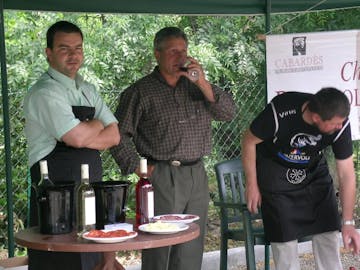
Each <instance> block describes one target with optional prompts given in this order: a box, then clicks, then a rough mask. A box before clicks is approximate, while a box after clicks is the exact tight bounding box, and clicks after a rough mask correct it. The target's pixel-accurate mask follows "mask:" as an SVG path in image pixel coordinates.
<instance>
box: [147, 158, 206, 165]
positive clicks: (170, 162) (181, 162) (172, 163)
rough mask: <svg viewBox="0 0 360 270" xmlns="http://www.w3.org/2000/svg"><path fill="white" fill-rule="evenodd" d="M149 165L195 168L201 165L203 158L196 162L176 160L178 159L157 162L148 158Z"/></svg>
mask: <svg viewBox="0 0 360 270" xmlns="http://www.w3.org/2000/svg"><path fill="white" fill-rule="evenodd" d="M147 160H148V162H149V164H155V163H160V162H161V163H168V164H170V165H171V166H175V167H180V166H193V165H195V164H197V163H199V162H200V161H201V158H199V159H195V160H176V159H171V160H157V159H153V158H149V157H148V158H147Z"/></svg>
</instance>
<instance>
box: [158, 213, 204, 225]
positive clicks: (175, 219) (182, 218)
mask: <svg viewBox="0 0 360 270" xmlns="http://www.w3.org/2000/svg"><path fill="white" fill-rule="evenodd" d="M198 219H199V216H197V215H190V214H167V215H160V216H155V217H153V220H154V221H163V222H168V223H191V222H194V221H196V220H198Z"/></svg>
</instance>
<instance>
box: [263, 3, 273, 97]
mask: <svg viewBox="0 0 360 270" xmlns="http://www.w3.org/2000/svg"><path fill="white" fill-rule="evenodd" d="M270 17H271V0H266V12H265V28H266V29H265V33H266V35H268V34H270V33H271V22H270ZM265 47H266V36H265ZM264 74H265V80H264V81H265V97H266V100H265V104H266V103H267V99H268V96H267V79H266V78H267V75H266V50H265V72H264Z"/></svg>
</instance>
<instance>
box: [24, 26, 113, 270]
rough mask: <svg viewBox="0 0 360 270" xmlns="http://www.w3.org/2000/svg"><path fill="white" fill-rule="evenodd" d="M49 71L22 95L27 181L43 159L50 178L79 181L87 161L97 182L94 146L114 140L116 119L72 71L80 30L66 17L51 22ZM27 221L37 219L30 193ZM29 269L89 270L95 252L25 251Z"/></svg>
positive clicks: (78, 61) (79, 52)
mask: <svg viewBox="0 0 360 270" xmlns="http://www.w3.org/2000/svg"><path fill="white" fill-rule="evenodd" d="M45 52H46V56H47V60H48V63H49V69H48V70H47V71H46V72H45V73H44V74H43V75H42V76H41V77H40V79H39V80H38V81H37V82H36V83H35V84H34V85H33V86H32V87H31V89H30V91H29V92H28V94H27V95H26V97H25V101H24V113H25V134H26V137H27V141H28V153H29V166H30V168H31V169H30V170H31V180H32V184H33V185H37V183H38V182H39V180H40V169H39V161H40V160H44V159H45V160H47V163H48V169H49V177H50V179H51V180H52V181H53V182H61V181H74V182H79V181H80V178H81V177H80V167H81V164H89V169H90V171H89V174H90V182H94V181H101V180H102V165H101V158H100V153H99V150H105V149H107V148H109V147H111V146H113V145H117V144H118V143H119V142H120V134H119V131H118V126H117V120H116V118H115V117H114V116H113V114H112V113H111V111H110V110H109V108H108V107H107V106H106V104H105V103H104V101H103V100H102V98H101V96H100V95H99V94H98V93H97V92H96V89H95V87H94V86H93V85H91V84H90V83H88V82H86V81H84V79H83V78H82V77H81V76H80V75H79V74H78V70H79V69H80V67H81V65H82V63H83V59H84V55H83V35H82V32H81V30H80V29H79V28H78V27H77V26H76V25H74V24H72V23H69V22H67V21H59V22H57V23H55V24H53V25H52V26H51V27H50V28H49V30H48V32H47V48H46V50H45ZM29 223H30V225H31V226H35V225H37V223H38V214H37V204H36V196H35V194H34V192H32V193H31V203H30V222H29ZM28 253H29V270H34V269H36V270H42V269H43V270H48V269H53V270H54V269H67V270H69V269H73V270H79V269H82V270H85V269H86V270H87V269H89V270H90V269H94V267H95V265H97V264H98V263H99V262H100V260H101V256H100V254H97V253H94V254H92V253H67V252H45V251H36V250H29V251H28Z"/></svg>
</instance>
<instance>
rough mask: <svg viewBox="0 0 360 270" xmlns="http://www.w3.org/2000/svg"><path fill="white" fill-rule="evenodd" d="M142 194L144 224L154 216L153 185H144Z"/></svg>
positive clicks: (141, 208)
mask: <svg viewBox="0 0 360 270" xmlns="http://www.w3.org/2000/svg"><path fill="white" fill-rule="evenodd" d="M140 196H141V201H140V212H141V224H144V223H148V222H150V219H151V218H152V217H154V190H153V187H152V185H151V184H147V185H145V186H142V187H141V191H140Z"/></svg>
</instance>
